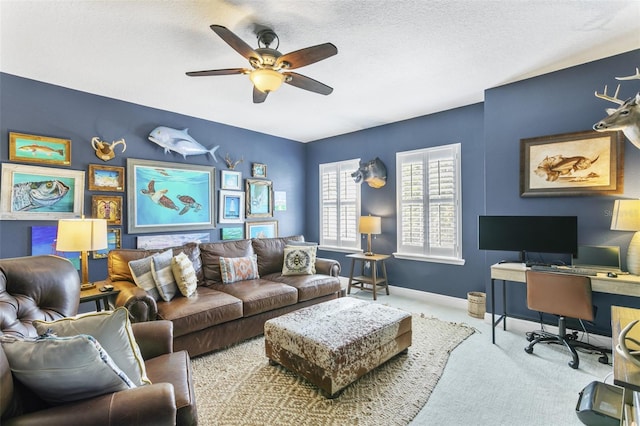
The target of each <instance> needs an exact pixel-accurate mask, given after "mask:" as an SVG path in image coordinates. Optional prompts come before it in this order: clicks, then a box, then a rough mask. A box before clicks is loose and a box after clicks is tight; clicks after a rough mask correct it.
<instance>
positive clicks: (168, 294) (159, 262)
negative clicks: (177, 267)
mask: <svg viewBox="0 0 640 426" xmlns="http://www.w3.org/2000/svg"><path fill="white" fill-rule="evenodd" d="M171 259H173V250H171V249H169V250H167V251H163V252H162V253H158V254H156V255H155V256H153V257H152V258H151V275H152V276H153V280H154V281H155V283H156V288H157V289H158V293H160V297H161V298H162V300H164V301H165V302H169V301H170V300H171V299H173V298H174V296H175V295H176V293H177V292H178V286H177V285H176V279H175V278H174V276H173V271H172V270H171Z"/></svg>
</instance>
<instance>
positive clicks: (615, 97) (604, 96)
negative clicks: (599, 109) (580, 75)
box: [595, 68, 640, 105]
mask: <svg viewBox="0 0 640 426" xmlns="http://www.w3.org/2000/svg"><path fill="white" fill-rule="evenodd" d="M616 80H640V69H639V68H636V73H635V74H633V75H629V76H626V77H616ZM619 91H620V85H619V84H618V87H616V93H614V95H613V96H609V95H607V86H606V85H605V86H604V92H602V93H598V91H597V90H596V92H595V95H596V98H600V99H604V100H605V101H609V102H613V103H615V104H618V105H622V104H623V103H624V101H623V100H621V99H618V92H619Z"/></svg>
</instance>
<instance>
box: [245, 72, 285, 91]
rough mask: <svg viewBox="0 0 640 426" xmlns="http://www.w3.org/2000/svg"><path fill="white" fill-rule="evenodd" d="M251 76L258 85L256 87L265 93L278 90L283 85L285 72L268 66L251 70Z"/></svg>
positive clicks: (254, 83) (255, 84) (252, 80)
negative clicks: (282, 72)
mask: <svg viewBox="0 0 640 426" xmlns="http://www.w3.org/2000/svg"><path fill="white" fill-rule="evenodd" d="M249 78H250V79H251V82H252V83H253V85H254V86H256V89H258V90H260V91H261V92H264V93H269V92H273V91H275V90H278V88H279V87H280V85H282V82H283V81H284V74H281V73H279V72H278V71H274V70H271V69H268V68H259V69H257V70H253V71H251V74H249Z"/></svg>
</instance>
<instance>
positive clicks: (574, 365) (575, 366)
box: [569, 361, 578, 370]
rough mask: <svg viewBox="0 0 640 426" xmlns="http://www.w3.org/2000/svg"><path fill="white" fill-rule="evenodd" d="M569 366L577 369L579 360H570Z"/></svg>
mask: <svg viewBox="0 0 640 426" xmlns="http://www.w3.org/2000/svg"><path fill="white" fill-rule="evenodd" d="M569 367H571V368H573V369H574V370H575V369H577V368H578V362H573V361H569Z"/></svg>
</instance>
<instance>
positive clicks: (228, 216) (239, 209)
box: [218, 189, 244, 223]
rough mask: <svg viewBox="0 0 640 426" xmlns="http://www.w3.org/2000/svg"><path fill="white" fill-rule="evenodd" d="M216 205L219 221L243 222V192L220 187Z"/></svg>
mask: <svg viewBox="0 0 640 426" xmlns="http://www.w3.org/2000/svg"><path fill="white" fill-rule="evenodd" d="M218 205H219V206H220V212H219V217H218V221H219V222H220V223H242V222H244V192H242V191H227V190H225V189H221V190H220V199H219V203H218Z"/></svg>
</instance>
